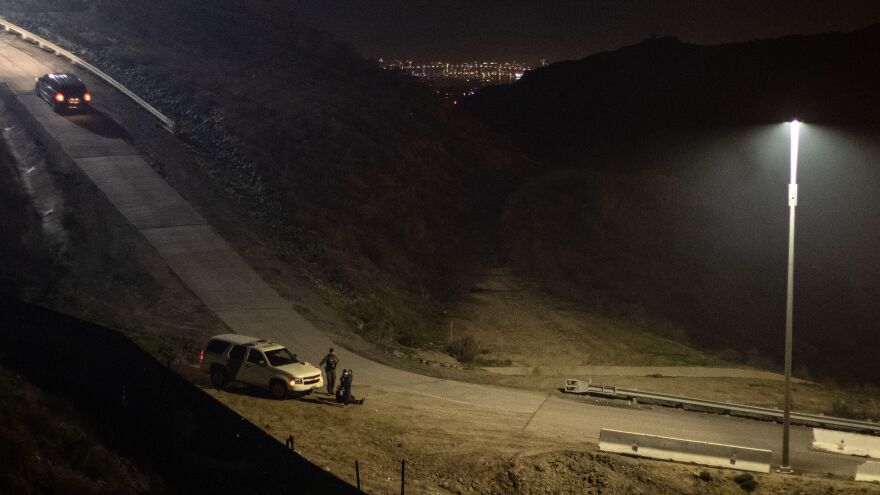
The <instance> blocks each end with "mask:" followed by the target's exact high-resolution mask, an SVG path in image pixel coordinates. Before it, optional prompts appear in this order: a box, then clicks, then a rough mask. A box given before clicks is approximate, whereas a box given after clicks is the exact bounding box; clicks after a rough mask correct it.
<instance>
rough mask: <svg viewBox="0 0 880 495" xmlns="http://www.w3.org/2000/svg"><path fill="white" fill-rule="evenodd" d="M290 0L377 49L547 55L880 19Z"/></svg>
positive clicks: (763, 10)
mask: <svg viewBox="0 0 880 495" xmlns="http://www.w3.org/2000/svg"><path fill="white" fill-rule="evenodd" d="M291 6H292V7H293V8H294V9H296V10H298V11H299V12H301V15H302V16H303V17H304V18H305V19H306V20H308V21H310V22H311V23H312V24H313V25H315V26H317V27H319V28H321V29H324V30H326V31H329V32H331V33H333V34H334V35H335V37H336V38H337V39H339V40H341V41H344V42H348V43H350V44H352V45H354V46H355V47H356V48H357V49H358V50H359V51H360V52H361V53H362V54H363V55H365V56H367V57H369V58H373V59H375V58H379V57H385V58H386V59H393V58H410V59H413V60H433V59H438V60H439V59H443V60H448V61H465V60H471V59H494V58H498V59H505V60H511V59H516V60H519V61H524V62H527V63H537V62H538V61H539V60H540V59H542V58H545V59H546V60H547V62H548V63H549V62H553V61H557V60H565V59H576V58H582V57H584V56H586V55H590V54H593V53H596V52H600V51H605V50H611V49H615V48H619V47H621V46H625V45H630V44H633V43H637V42H639V41H641V40H644V39H646V38H648V37H650V36H651V35H661V36H665V35H675V36H678V37H679V38H681V39H682V40H684V41H688V42H692V43H698V44H717V43H724V42H731V41H745V40H749V39H756V38H773V37H779V36H784V35H789V34H810V33H818V32H826V31H852V30H856V29H860V28H863V27H866V26H868V25H870V24H874V23H878V22H880V1H876V0H855V1H853V0H826V1H818V0H742V1H733V0H503V1H500V0H471V1H463V0H332V1H327V0H294V1H293V2H292V3H291Z"/></svg>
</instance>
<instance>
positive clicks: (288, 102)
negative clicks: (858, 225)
mask: <svg viewBox="0 0 880 495" xmlns="http://www.w3.org/2000/svg"><path fill="white" fill-rule="evenodd" d="M0 7H2V8H3V11H4V12H5V13H7V15H8V16H9V18H10V19H11V20H13V21H14V22H18V23H21V24H24V25H25V26H28V27H29V28H31V29H34V30H36V31H37V32H40V33H44V34H45V35H46V36H47V37H50V38H52V39H60V40H63V43H65V44H67V45H69V46H71V47H72V48H75V49H76V50H77V51H79V52H81V53H83V55H84V57H85V58H87V59H89V60H92V61H94V62H95V63H97V64H98V65H99V66H101V67H102V68H106V69H107V70H108V72H110V73H111V74H112V75H114V76H115V77H118V78H119V79H120V80H121V81H122V82H124V83H125V84H128V85H129V86H130V87H132V88H133V89H134V90H135V91H136V92H138V93H139V94H141V95H144V96H146V98H147V99H148V100H150V101H151V102H152V103H154V104H156V105H157V106H158V107H159V108H160V109H161V110H162V111H164V112H167V113H168V114H170V115H171V116H172V117H173V118H175V119H177V120H178V121H179V123H180V129H181V136H182V137H183V138H184V139H186V140H187V141H188V142H190V143H191V144H193V145H194V146H195V147H196V148H197V149H199V151H200V152H202V153H203V154H204V156H205V157H206V159H207V160H206V163H205V167H207V168H208V169H209V171H210V173H211V175H212V176H213V177H214V178H215V179H216V181H217V184H218V185H219V186H220V187H222V188H223V189H224V190H225V192H226V193H227V197H228V198H230V200H231V201H233V202H235V203H236V205H237V208H238V209H239V210H240V211H245V212H246V213H247V215H249V216H250V218H251V219H252V221H253V223H254V228H255V229H256V230H258V231H259V232H260V233H261V234H262V235H261V237H262V238H264V239H271V240H273V241H274V243H275V245H276V246H277V249H278V250H279V251H280V252H281V253H282V255H283V256H284V257H285V258H286V259H289V260H296V261H298V262H302V263H304V264H305V265H307V266H309V267H310V268H309V269H310V271H311V272H312V274H313V275H314V276H315V277H317V278H319V279H320V280H321V284H322V286H324V287H332V288H333V289H334V290H335V291H336V292H337V294H338V295H340V296H341V297H340V300H341V301H343V303H344V304H346V305H348V306H347V307H348V310H349V311H350V312H351V313H352V317H353V319H354V320H361V323H363V324H365V325H366V330H367V331H374V332H375V333H376V334H381V335H383V336H386V337H397V338H398V339H400V340H403V341H407V342H418V341H419V340H421V339H423V338H424V337H425V335H424V333H425V332H422V331H421V330H426V331H427V330H430V329H429V328H423V329H421V330H420V327H421V326H423V323H421V321H422V316H420V315H419V314H418V313H419V312H423V311H426V308H430V307H432V306H433V305H434V304H435V303H437V302H438V301H442V300H443V299H444V298H447V297H449V296H450V295H452V294H455V293H456V292H457V291H458V290H459V289H460V286H461V283H460V282H461V281H462V280H463V278H464V277H466V276H467V274H468V273H471V272H472V271H473V270H472V268H473V266H475V264H477V263H479V262H480V259H481V256H484V255H485V254H486V253H487V252H491V250H492V249H493V247H492V246H493V241H494V233H495V231H496V226H497V218H498V215H499V212H500V210H501V207H502V204H503V198H504V196H505V194H506V191H507V190H508V189H509V188H510V184H511V183H512V182H513V181H515V179H516V177H517V176H518V175H519V174H520V170H521V169H522V163H523V162H522V161H521V159H520V157H519V156H517V155H516V154H515V153H513V152H512V150H511V149H510V148H509V147H506V146H503V145H501V144H499V143H497V142H496V141H495V140H494V139H493V138H492V137H490V136H487V134H486V132H483V131H481V130H480V129H479V126H478V125H476V124H475V123H473V122H471V121H470V120H469V119H468V118H467V117H465V116H462V115H461V114H460V113H459V112H457V111H455V110H454V109H453V108H451V106H449V105H448V104H446V103H444V102H442V101H441V100H439V99H437V98H435V96H434V95H432V94H431V93H430V92H429V91H428V90H427V89H426V88H423V87H422V86H421V85H418V84H417V83H415V82H412V81H410V80H408V79H405V78H403V77H401V76H398V75H394V74H390V73H387V72H383V71H382V70H381V69H380V68H379V67H377V66H376V65H375V64H372V63H370V62H368V61H366V60H364V59H362V58H361V57H359V56H358V55H357V54H356V53H355V52H354V50H353V49H351V48H349V47H346V46H342V45H339V44H337V43H335V42H334V41H332V40H331V39H330V38H329V37H327V36H326V35H324V34H322V33H319V32H316V31H313V30H311V29H310V28H308V27H307V26H304V25H303V24H302V23H301V22H300V20H299V19H298V18H297V16H296V12H295V3H291V2H286V1H280V0H274V1H273V0H256V1H249V2H233V1H231V0H220V1H215V2H204V1H199V0H185V1H180V0H158V1H151V2H119V1H111V0H99V1H88V2H86V1H73V0H67V1H62V2H54V1H52V2H50V1H42V0H40V1H30V0H29V1H20V0H4V1H0ZM428 327H430V325H428ZM403 328H406V329H413V331H412V332H411V334H408V335H402V334H400V332H402V331H403V330H401V329H403ZM406 331H407V332H410V330H406ZM428 333H429V332H428Z"/></svg>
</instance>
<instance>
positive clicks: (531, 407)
mask: <svg viewBox="0 0 880 495" xmlns="http://www.w3.org/2000/svg"><path fill="white" fill-rule="evenodd" d="M0 39H2V41H0V81H5V82H6V83H7V84H8V85H9V86H10V88H11V89H12V90H13V91H14V92H15V93H18V95H17V96H12V97H13V98H18V99H19V100H20V102H21V104H22V105H23V106H24V107H25V109H26V111H27V112H29V113H30V114H31V115H33V117H34V118H35V119H36V122H37V123H36V125H37V126H41V127H42V128H43V129H44V130H45V131H46V132H48V133H49V134H50V135H51V136H52V137H54V139H55V140H56V141H57V142H58V144H59V145H60V146H61V148H62V149H63V151H64V152H65V153H67V154H68V155H69V156H70V157H71V158H73V159H74V161H75V163H76V164H77V165H78V166H79V167H80V168H81V169H82V171H83V172H84V173H85V174H87V175H88V177H90V178H91V180H92V181H93V182H94V183H95V184H96V185H97V186H98V188H99V189H100V190H101V191H103V193H104V194H105V195H106V196H107V198H108V199H109V201H110V203H112V204H113V205H114V206H115V207H116V208H118V209H119V211H120V212H121V213H122V214H123V215H124V216H125V217H126V218H127V219H128V221H129V222H131V224H132V225H134V226H135V227H136V228H137V229H139V231H140V232H141V233H142V234H143V236H144V238H145V239H146V240H147V241H148V242H149V243H150V244H151V245H152V246H153V247H154V248H155V249H156V251H157V252H158V253H159V254H160V255H161V256H162V258H163V259H164V260H165V261H166V262H167V263H168V266H169V267H171V269H172V270H173V271H174V272H175V273H177V275H178V276H179V277H180V278H181V279H182V280H183V282H184V283H185V284H186V285H187V286H188V287H189V288H190V289H191V290H192V291H193V292H194V293H195V294H196V295H197V296H198V297H199V298H201V300H202V301H203V302H204V303H205V305H206V306H207V307H208V308H210V309H211V310H213V311H214V312H215V313H216V314H217V315H218V316H219V317H220V318H221V319H222V320H223V321H224V322H225V323H226V324H227V325H228V326H229V327H230V328H231V329H232V330H233V331H235V332H237V333H241V334H249V335H256V336H260V337H268V338H270V339H273V340H275V341H278V342H280V343H283V344H285V345H287V346H289V347H290V348H291V349H293V350H294V352H296V353H298V355H299V356H300V357H301V358H304V359H306V360H309V361H312V362H313V363H314V362H317V361H319V360H320V358H321V356H322V355H323V354H324V353H325V352H326V351H327V349H328V348H329V347H331V346H334V344H333V342H331V340H330V339H329V338H328V336H327V335H325V334H324V333H323V332H321V331H320V330H318V329H317V328H316V327H314V326H313V325H312V324H311V323H309V322H308V321H307V320H306V319H305V318H303V317H302V315H300V314H299V313H297V312H296V311H295V310H294V309H293V307H292V306H291V304H290V302H289V301H286V300H285V299H284V298H282V297H281V296H280V295H279V294H278V293H277V292H276V291H275V290H274V289H272V287H270V286H269V285H268V284H267V283H266V282H264V281H263V280H262V279H261V278H260V276H259V275H258V274H257V273H256V272H255V271H254V270H252V269H251V267H250V266H248V264H247V263H246V262H245V261H244V259H242V257H241V256H239V255H238V253H236V252H235V250H233V249H232V248H231V247H230V245H229V244H228V243H226V241H224V240H223V238H221V237H220V236H219V235H218V234H217V232H216V231H215V230H214V229H213V228H211V226H210V225H208V224H207V223H206V222H205V220H204V218H203V217H202V216H201V215H200V214H199V212H198V211H197V210H196V209H195V208H193V206H192V205H190V204H189V203H187V202H186V201H185V200H184V199H183V198H182V197H181V196H180V195H179V194H178V193H177V192H176V191H175V190H174V189H173V188H172V187H171V186H170V185H169V184H168V183H167V182H165V181H164V180H163V179H162V177H161V176H159V175H158V174H157V173H156V172H155V171H154V170H153V169H152V168H151V167H150V166H149V165H148V164H147V162H146V161H145V160H144V159H143V157H141V156H140V155H138V153H137V151H136V150H135V149H134V148H132V147H131V146H130V145H128V144H127V143H126V142H125V141H123V140H122V139H119V137H115V136H114V135H113V133H108V132H103V131H102V129H107V128H108V127H110V128H112V126H108V125H95V123H94V122H91V124H90V123H89V122H90V121H91V120H94V119H100V118H101V116H100V115H92V116H88V118H85V119H84V118H82V117H74V116H62V115H58V114H55V113H53V112H52V111H51V109H50V108H49V106H48V104H46V103H45V102H44V101H42V100H40V99H38V98H37V97H36V96H34V95H33V93H32V90H33V80H34V77H36V76H39V75H41V74H43V73H45V72H48V71H49V70H50V69H64V65H63V62H62V61H60V60H58V59H56V58H54V57H53V56H51V55H49V54H42V53H34V54H33V55H29V54H28V53H25V52H24V51H22V50H20V49H18V48H16V46H21V45H20V44H21V42H20V41H18V40H15V39H14V38H11V37H9V36H5V35H0ZM37 59H39V60H37ZM90 89H91V92H92V93H93V94H94V95H95V97H96V99H100V98H101V93H103V92H109V91H113V90H112V89H111V88H109V87H107V86H101V87H92V88H90ZM144 118H150V117H149V116H147V115H145V117H144ZM99 124H100V122H99ZM335 347H336V348H337V349H338V351H339V352H338V353H339V358H340V363H341V366H344V367H345V368H353V369H355V370H356V372H357V373H356V374H357V381H358V383H360V384H369V385H370V386H372V387H377V388H380V389H385V390H388V391H392V392H397V393H398V394H403V396H404V397H405V396H406V395H408V394H411V395H418V396H427V397H432V398H436V399H437V400H438V401H443V406H444V407H442V408H438V410H439V411H441V412H440V413H438V414H442V411H443V410H444V409H447V408H449V407H453V408H460V409H464V410H472V411H476V410H480V412H481V413H483V414H486V413H487V412H488V413H492V412H493V411H494V412H495V413H497V414H498V415H499V420H501V418H505V419H504V420H505V421H509V420H510V418H511V417H515V418H518V421H521V423H522V424H521V425H519V426H521V429H522V430H524V431H528V432H531V433H535V434H537V435H546V436H552V437H558V436H562V437H565V438H569V439H582V440H583V441H585V442H597V441H598V438H599V430H600V429H601V428H606V427H607V428H614V429H620V430H627V431H633V432H640V433H650V434H655V435H663V436H671V437H679V438H687V439H693V440H703V441H710V442H721V443H726V444H735V445H742V446H747V447H757V448H767V449H772V450H774V456H775V459H776V460H775V462H779V454H778V450H779V448H780V444H781V438H782V433H781V428H780V427H779V426H778V425H776V424H773V423H765V422H760V421H751V420H745V419H737V418H730V417H725V416H718V415H708V414H699V413H689V412H684V411H680V410H671V409H658V410H632V409H626V408H617V407H601V406H595V405H589V404H584V403H580V402H577V401H572V400H567V399H562V398H559V397H555V396H553V395H552V394H548V393H539V392H534V391H522V390H515V389H508V388H501V387H495V386H486V385H477V384H471V383H460V382H455V381H450V380H441V379H436V378H431V377H426V376H421V375H418V374H414V373H410V372H406V371H401V370H398V369H394V368H391V367H388V366H385V365H382V364H379V363H376V362H373V361H370V360H367V359H365V358H363V357H361V356H358V355H355V354H353V353H350V352H347V351H345V350H344V349H340V348H339V346H335ZM511 413H516V414H515V415H512V414H511ZM810 441H811V436H810V430H809V429H808V428H800V427H795V428H794V429H793V445H792V463H793V466H794V467H795V468H796V469H800V470H806V471H815V472H823V473H824V472H830V473H834V474H838V475H844V476H850V477H851V476H853V475H854V472H855V466H856V464H857V461H852V460H850V459H847V458H845V457H843V456H834V455H831V454H822V453H816V452H812V451H810V450H809V445H810Z"/></svg>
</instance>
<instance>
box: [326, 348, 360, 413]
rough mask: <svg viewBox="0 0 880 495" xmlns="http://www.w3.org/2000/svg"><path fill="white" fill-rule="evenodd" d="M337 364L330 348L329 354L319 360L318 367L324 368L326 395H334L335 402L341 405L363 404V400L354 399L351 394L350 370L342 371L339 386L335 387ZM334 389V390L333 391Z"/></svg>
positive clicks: (337, 361)
mask: <svg viewBox="0 0 880 495" xmlns="http://www.w3.org/2000/svg"><path fill="white" fill-rule="evenodd" d="M337 364H339V358H338V357H336V354H335V353H334V352H333V348H332V347H331V348H330V352H328V353H327V355H326V356H324V359H322V360H321V363H320V366H323V367H324V373H325V374H326V378H327V395H335V396H336V402H339V403H341V404H342V405H345V406H347V405H349V404H363V403H364V399H355V397H354V395H352V393H351V382H352V380H353V379H354V374H353V373H352V371H351V370H350V369H343V370H342V375H341V376H340V377H339V385H336V365H337ZM334 388H335V390H334Z"/></svg>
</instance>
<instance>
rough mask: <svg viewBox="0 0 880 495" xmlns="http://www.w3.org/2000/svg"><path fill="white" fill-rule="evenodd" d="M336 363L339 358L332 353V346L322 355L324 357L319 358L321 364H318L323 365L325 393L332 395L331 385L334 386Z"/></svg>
mask: <svg viewBox="0 0 880 495" xmlns="http://www.w3.org/2000/svg"><path fill="white" fill-rule="evenodd" d="M337 363H339V358H337V357H336V354H334V353H333V348H332V347H331V348H330V352H328V353H327V355H326V356H324V359H322V360H321V364H319V365H318V366H323V367H324V373H325V375H326V378H327V395H333V387H334V386H336V364H337Z"/></svg>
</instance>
